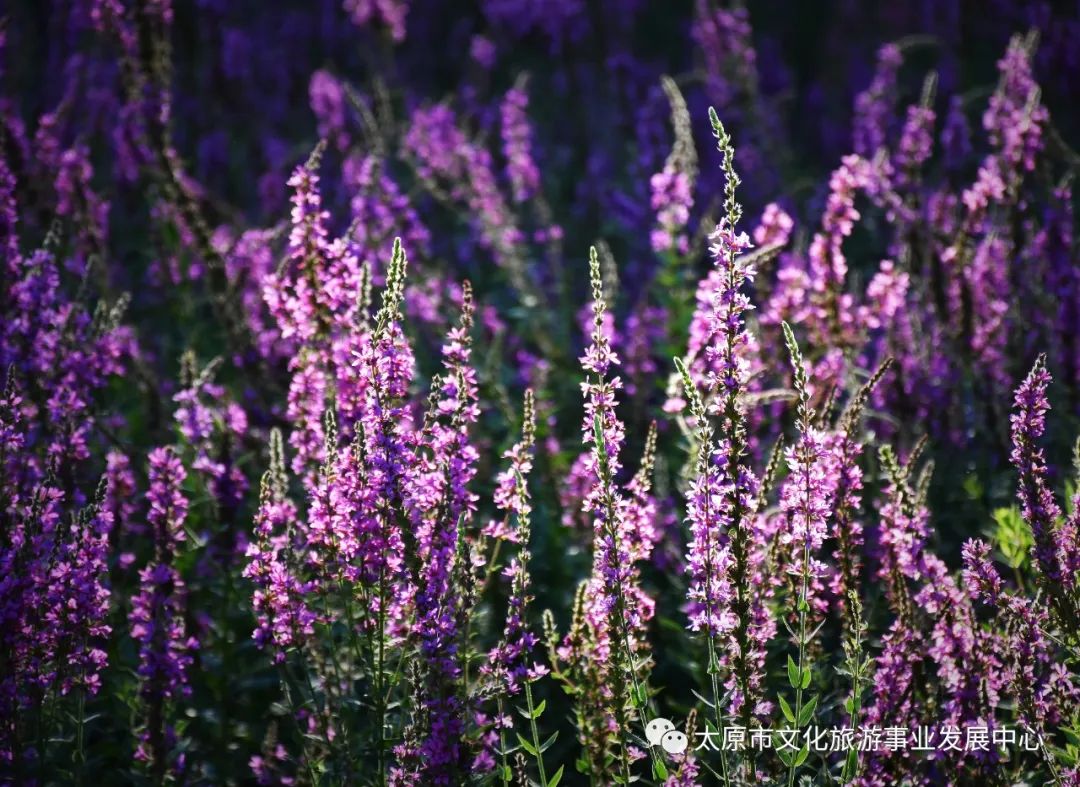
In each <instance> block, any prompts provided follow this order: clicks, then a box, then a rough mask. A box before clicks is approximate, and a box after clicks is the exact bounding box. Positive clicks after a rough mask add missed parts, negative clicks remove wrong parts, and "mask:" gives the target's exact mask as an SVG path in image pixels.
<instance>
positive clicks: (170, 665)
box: [131, 448, 197, 783]
mask: <svg viewBox="0 0 1080 787" xmlns="http://www.w3.org/2000/svg"><path fill="white" fill-rule="evenodd" d="M186 475H187V474H186V472H185V470H184V467H183V465H182V464H181V462H180V459H179V458H178V457H177V456H176V454H175V453H174V452H173V451H172V449H170V448H157V449H155V450H153V451H151V452H150V471H149V483H150V489H149V492H148V493H147V499H148V500H149V502H150V512H149V516H148V524H149V526H150V532H151V537H152V538H153V543H154V557H153V559H152V561H151V562H150V564H149V565H148V566H146V567H145V568H144V569H143V570H142V571H141V572H140V573H139V582H140V586H141V587H140V590H139V593H138V595H136V596H135V598H134V599H132V602H131V607H132V609H131V622H132V625H131V636H132V638H133V639H134V640H135V641H136V642H137V643H138V645H139V669H138V672H139V677H140V679H141V682H142V687H141V691H140V694H141V696H142V699H143V702H144V703H145V705H146V713H147V716H146V728H145V730H144V731H143V735H142V739H141V743H140V745H139V749H138V751H137V752H136V755H135V756H136V759H139V760H142V761H145V762H147V763H148V764H149V768H150V772H151V774H152V775H153V777H154V778H155V780H156V781H157V782H158V783H161V782H163V781H164V780H165V777H166V774H167V773H168V770H169V768H170V760H171V751H172V749H173V745H174V743H173V741H174V736H175V732H174V730H173V728H172V726H171V725H170V723H169V718H168V716H169V705H170V703H172V702H174V701H175V700H177V699H179V698H181V697H185V696H187V695H188V694H190V692H191V687H190V686H189V684H188V670H189V669H190V668H191V665H192V663H193V657H192V650H193V649H194V648H195V646H196V645H197V642H196V640H195V639H194V638H193V637H189V636H188V635H187V632H186V625H185V622H184V600H185V599H184V584H183V580H182V579H181V577H180V572H179V571H178V570H177V569H176V567H175V566H174V560H175V558H176V552H177V549H178V547H179V545H180V543H181V542H183V541H184V540H185V538H186V534H185V533H184V520H185V518H186V516H187V508H188V506H187V500H186V499H185V497H184V495H183V492H181V486H182V484H183V483H184V480H185V478H186ZM182 756H183V755H181V757H182ZM172 765H174V766H175V765H178V763H175V762H174V763H172Z"/></svg>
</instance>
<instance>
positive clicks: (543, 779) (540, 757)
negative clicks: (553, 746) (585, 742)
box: [525, 678, 548, 787]
mask: <svg viewBox="0 0 1080 787" xmlns="http://www.w3.org/2000/svg"><path fill="white" fill-rule="evenodd" d="M525 707H526V708H528V710H529V729H530V731H531V732H532V744H533V747H534V748H535V749H536V769H537V771H538V772H539V773H540V783H541V784H542V785H544V787H547V783H548V781H547V774H546V773H545V772H544V753H543V752H542V751H540V731H539V730H538V729H537V728H536V710H535V707H534V706H533V695H532V684H531V683H530V682H529V680H528V679H527V678H526V680H525Z"/></svg>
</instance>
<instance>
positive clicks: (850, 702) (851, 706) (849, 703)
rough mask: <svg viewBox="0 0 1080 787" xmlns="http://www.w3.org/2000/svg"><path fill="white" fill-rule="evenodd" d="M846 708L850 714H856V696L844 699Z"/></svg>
mask: <svg viewBox="0 0 1080 787" xmlns="http://www.w3.org/2000/svg"><path fill="white" fill-rule="evenodd" d="M844 710H846V711H847V712H848V715H849V716H853V715H855V698H854V697H848V698H847V699H846V700H844Z"/></svg>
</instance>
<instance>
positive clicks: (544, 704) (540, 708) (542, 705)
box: [532, 700, 547, 719]
mask: <svg viewBox="0 0 1080 787" xmlns="http://www.w3.org/2000/svg"><path fill="white" fill-rule="evenodd" d="M546 707H547V700H540V704H539V705H537V706H536V707H535V708H534V709H533V712H532V717H533V718H534V719H539V718H540V716H542V715H543V713H544V708H546Z"/></svg>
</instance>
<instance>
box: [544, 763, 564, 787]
mask: <svg viewBox="0 0 1080 787" xmlns="http://www.w3.org/2000/svg"><path fill="white" fill-rule="evenodd" d="M565 767H566V766H565V765H560V766H559V770H557V771H555V775H554V776H552V777H551V778H550V779H548V783H547V787H558V784H559V782H561V781H562V772H563V768H565Z"/></svg>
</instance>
